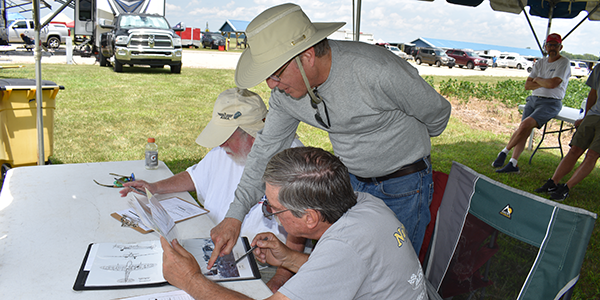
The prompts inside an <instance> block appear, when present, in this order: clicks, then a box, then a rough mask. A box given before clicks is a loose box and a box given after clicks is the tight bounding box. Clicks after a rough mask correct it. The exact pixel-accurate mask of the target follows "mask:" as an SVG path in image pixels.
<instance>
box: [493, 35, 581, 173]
mask: <svg viewBox="0 0 600 300" xmlns="http://www.w3.org/2000/svg"><path fill="white" fill-rule="evenodd" d="M544 47H545V48H546V52H547V53H548V56H547V57H544V58H542V59H541V60H540V61H538V62H537V63H536V64H535V65H533V70H532V71H531V73H530V74H529V77H527V81H525V89H526V90H531V91H532V92H531V96H529V97H527V104H525V109H524V110H523V116H522V117H521V124H519V128H517V130H516V131H515V132H514V133H513V135H512V136H511V137H510V140H509V141H508V144H507V145H506V147H505V148H504V149H502V151H500V153H498V157H496V160H494V162H492V167H494V168H500V167H502V166H504V161H505V160H506V156H507V155H508V152H510V150H514V151H513V153H512V157H511V158H510V161H509V162H508V163H507V164H506V166H504V167H503V168H501V169H498V170H496V172H498V173H519V167H518V159H519V156H521V153H523V150H524V149H525V143H527V138H528V137H529V134H530V133H531V130H533V128H536V127H537V128H538V129H539V128H541V127H542V126H544V124H546V123H547V122H548V121H550V120H551V119H552V118H554V117H556V115H558V113H559V112H560V110H561V109H562V99H563V98H564V97H565V92H566V91H567V85H568V84H569V78H570V77H571V66H570V64H569V63H570V62H569V59H567V58H566V57H562V56H561V55H560V50H561V49H562V38H561V37H560V35H558V34H556V33H552V34H549V35H548V37H547V38H546V43H545V44H544Z"/></svg>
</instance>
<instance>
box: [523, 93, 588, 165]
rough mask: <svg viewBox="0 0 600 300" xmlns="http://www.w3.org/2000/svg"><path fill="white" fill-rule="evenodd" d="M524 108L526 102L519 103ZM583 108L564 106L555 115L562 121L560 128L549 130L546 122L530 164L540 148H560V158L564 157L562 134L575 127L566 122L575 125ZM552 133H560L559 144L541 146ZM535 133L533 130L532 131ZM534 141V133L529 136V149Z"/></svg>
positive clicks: (530, 158)
mask: <svg viewBox="0 0 600 300" xmlns="http://www.w3.org/2000/svg"><path fill="white" fill-rule="evenodd" d="M523 109H525V104H521V105H519V110H520V111H523ZM581 117H582V116H581V110H579V109H575V108H571V107H566V106H563V107H562V109H561V110H560V112H559V113H558V115H556V117H554V119H556V120H558V121H560V128H559V129H558V130H552V131H547V130H546V129H547V127H548V123H546V124H544V126H543V127H544V128H543V130H542V137H541V139H540V142H539V143H538V145H537V147H535V150H533V153H532V154H531V157H529V164H531V160H532V159H533V156H534V155H535V153H536V152H537V151H538V150H539V149H559V150H560V159H562V158H563V156H564V155H563V150H562V142H561V139H560V138H561V136H562V133H563V132H565V131H570V130H573V129H575V127H574V126H568V127H566V128H565V127H564V123H565V122H567V123H569V124H571V125H573V123H575V121H577V120H578V119H581ZM552 133H558V137H557V138H558V146H546V147H541V145H542V142H544V138H545V137H546V135H547V134H552ZM532 134H533V132H532ZM532 143H533V135H532V136H530V137H529V149H530V150H531V144H532Z"/></svg>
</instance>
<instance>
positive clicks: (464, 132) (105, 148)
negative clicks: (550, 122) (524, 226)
mask: <svg viewBox="0 0 600 300" xmlns="http://www.w3.org/2000/svg"><path fill="white" fill-rule="evenodd" d="M0 72H1V73H0V78H1V79H6V78H35V75H34V65H26V66H25V67H24V68H21V69H4V70H2V71H0ZM233 74H234V71H233V70H209V69H191V68H183V69H182V73H181V74H180V75H174V74H170V71H169V69H168V68H165V69H149V68H142V67H134V68H126V69H125V72H123V73H114V72H113V71H112V69H111V68H101V67H99V66H98V65H93V66H90V65H43V68H42V77H43V79H45V80H51V81H54V82H56V83H57V84H59V85H62V86H64V87H65V89H64V90H62V91H60V92H59V93H58V96H57V99H56V110H55V118H54V151H53V153H52V157H51V160H52V162H53V163H57V164H67V163H83V162H98V161H123V160H141V159H143V157H144V145H145V144H146V139H147V138H148V137H154V138H156V143H157V144H158V145H159V147H160V148H159V151H160V154H159V158H160V159H161V160H162V161H164V162H165V163H166V164H167V165H168V166H169V168H171V170H172V171H173V172H174V173H178V172H181V171H183V170H185V168H187V167H188V166H190V165H192V164H194V163H196V162H197V161H198V160H200V159H202V157H203V156H204V155H205V154H206V153H207V152H208V150H209V149H205V148H203V147H201V146H199V145H197V144H196V143H195V142H194V141H195V139H196V137H197V136H198V134H199V133H200V131H201V130H202V128H203V127H204V126H205V125H206V124H207V122H208V121H209V120H210V118H211V113H212V105H213V103H214V100H215V99H216V97H217V95H218V94H219V93H220V92H221V91H223V90H225V89H228V88H231V87H234V86H235V84H234V81H233ZM447 79H448V78H442V77H436V76H433V80H434V82H435V83H436V84H439V82H441V81H442V80H447ZM521 79H522V78H521ZM460 80H465V81H470V82H488V83H490V84H495V83H497V82H498V81H499V80H502V79H498V78H491V77H487V76H481V77H468V78H460ZM253 91H255V92H257V93H259V94H260V95H261V96H262V97H263V99H264V100H265V101H267V100H268V96H269V92H270V91H269V89H268V87H267V86H266V85H265V84H264V83H262V84H261V85H259V86H257V87H255V88H254V89H253ZM499 105H502V104H499ZM515 110H516V108H515ZM298 135H299V136H300V139H301V140H302V142H303V143H304V144H305V145H310V146H316V147H321V148H324V149H327V150H329V151H331V150H332V149H331V145H330V143H329V139H328V137H327V134H326V133H325V132H323V131H321V130H317V129H314V128H312V127H309V126H307V125H305V124H301V126H300V128H299V130H298ZM508 139H509V136H507V135H497V134H496V133H494V132H488V131H481V130H476V129H473V128H470V127H469V126H467V125H465V124H463V123H461V122H460V120H458V119H456V118H451V120H450V123H449V125H448V128H447V129H446V131H445V132H444V133H443V134H442V135H441V136H439V137H436V138H432V144H433V148H432V153H431V156H432V161H433V165H434V169H435V170H438V171H442V172H446V173H448V172H450V167H451V164H452V161H457V162H460V163H462V164H464V165H467V166H468V167H470V168H472V169H474V170H475V171H476V172H479V173H481V174H483V175H485V176H488V177H490V178H492V179H494V180H497V181H499V182H502V183H505V184H507V185H509V186H512V187H515V188H518V189H521V190H524V191H528V192H531V191H533V189H535V188H537V187H538V186H540V185H541V184H542V183H543V182H545V180H547V179H548V178H549V177H550V176H551V175H552V173H553V172H554V169H555V168H556V166H557V165H558V163H559V161H560V154H559V153H558V151H556V150H541V151H539V152H538V154H536V156H535V159H534V161H533V164H532V165H529V164H527V163H526V160H525V158H528V157H529V156H530V155H531V152H530V151H527V150H526V151H525V152H524V153H523V156H522V163H521V164H520V165H521V174H512V175H506V174H504V175H501V174H497V173H495V172H494V169H493V168H492V167H491V166H490V163H491V162H492V161H493V159H494V158H495V156H496V154H497V153H498V151H499V150H500V149H502V148H503V147H504V145H505V144H506V142H507V141H508ZM599 182H600V171H599V170H598V168H596V169H595V170H594V171H593V172H592V174H590V175H589V176H588V178H586V179H585V180H584V181H583V182H581V183H580V184H579V185H578V186H576V187H575V188H574V189H573V191H572V193H571V196H570V197H569V198H568V199H567V200H566V201H565V202H564V203H565V204H567V205H571V206H576V207H580V208H584V209H587V210H589V211H591V212H594V213H599V212H600V201H598V198H599V196H598V195H600V184H599ZM599 237H600V234H599V231H598V229H597V228H596V229H595V230H594V233H593V236H592V238H591V241H590V244H589V246H588V251H587V254H586V258H585V261H584V265H583V269H582V271H581V278H580V281H579V283H578V284H577V286H576V288H575V293H574V299H598V298H600V275H598V274H600V270H599V266H600V239H599ZM498 288H499V289H502V288H501V287H498ZM488 290H489V289H488ZM489 291H490V290H489ZM489 293H491V294H494V292H489ZM494 299H496V298H494ZM498 299H502V297H500V298H498ZM507 299H508V298H507Z"/></svg>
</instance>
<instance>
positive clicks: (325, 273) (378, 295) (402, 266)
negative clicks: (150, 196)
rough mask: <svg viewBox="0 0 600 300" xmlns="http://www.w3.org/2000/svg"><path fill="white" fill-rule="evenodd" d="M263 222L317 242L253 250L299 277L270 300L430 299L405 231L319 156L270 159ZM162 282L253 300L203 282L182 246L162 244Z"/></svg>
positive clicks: (335, 162)
mask: <svg viewBox="0 0 600 300" xmlns="http://www.w3.org/2000/svg"><path fill="white" fill-rule="evenodd" d="M263 179H264V182H265V183H266V196H267V200H266V201H265V202H264V204H263V205H264V206H263V207H265V209H264V215H265V217H271V218H274V219H277V220H278V221H279V222H280V223H281V224H282V225H283V227H284V228H285V230H286V231H287V232H288V233H289V234H294V235H296V236H302V237H305V238H309V239H318V240H319V244H318V245H317V246H316V248H315V250H314V251H313V252H312V253H311V254H310V255H308V254H304V253H302V252H298V251H293V250H291V249H289V248H288V247H286V246H285V245H284V244H283V243H281V242H280V241H279V240H278V239H277V238H275V236H274V235H273V234H272V233H261V234H258V235H256V237H255V238H254V240H253V241H252V243H251V245H253V246H254V245H257V246H258V248H257V249H256V250H254V254H255V256H256V257H257V259H258V260H259V261H261V262H263V263H268V264H271V265H276V266H281V267H282V268H288V269H289V270H291V271H293V272H297V274H296V275H294V277H292V279H290V280H289V281H288V282H286V283H285V285H283V287H281V288H280V289H279V290H278V291H277V292H276V293H275V294H274V295H273V296H271V297H269V298H268V299H423V300H427V299H429V296H428V292H431V295H432V296H435V291H434V290H433V288H432V286H431V285H430V284H428V282H427V279H426V278H425V277H424V275H423V269H422V268H421V264H420V263H419V260H418V259H417V255H416V254H415V252H414V250H413V248H412V247H411V246H410V241H409V240H408V238H407V237H406V231H405V229H404V226H402V223H400V221H398V219H396V216H395V214H394V213H393V212H392V211H391V210H390V209H389V208H388V207H387V206H386V205H385V203H383V201H381V199H378V198H376V197H373V196H372V195H369V194H367V193H360V192H358V193H356V192H354V191H353V189H352V185H351V183H350V175H349V174H348V168H346V166H344V164H343V163H342V162H341V161H340V159H339V158H337V157H335V156H334V155H333V154H331V153H329V152H327V151H325V150H323V149H319V148H310V147H297V148H289V149H286V150H284V151H282V152H280V153H278V154H276V155H275V156H273V157H272V158H271V160H270V161H269V163H268V165H267V166H266V170H265V172H264V176H263ZM160 240H161V245H162V248H163V250H164V252H163V267H162V268H163V276H164V277H165V279H166V280H167V281H169V283H171V284H172V285H174V286H176V287H178V288H180V289H182V290H184V291H186V292H187V293H189V294H190V295H191V296H192V297H194V299H249V298H248V297H247V296H245V295H243V294H240V293H237V292H235V291H232V290H229V289H227V288H225V287H223V286H221V285H218V284H216V283H214V282H212V281H210V280H209V279H207V278H206V277H204V275H202V271H201V269H200V267H199V266H198V263H197V262H196V260H195V259H194V256H193V255H192V254H190V253H189V252H188V251H187V250H185V249H184V248H183V247H182V246H181V245H180V244H179V243H178V241H177V240H176V239H174V240H173V242H172V243H171V244H169V242H167V240H166V239H165V238H163V237H161V239H160Z"/></svg>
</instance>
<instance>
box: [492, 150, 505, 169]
mask: <svg viewBox="0 0 600 300" xmlns="http://www.w3.org/2000/svg"><path fill="white" fill-rule="evenodd" d="M505 160H506V153H504V152H500V153H498V157H496V160H495V161H494V162H493V163H492V167H494V168H500V167H502V166H504V161H505Z"/></svg>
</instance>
